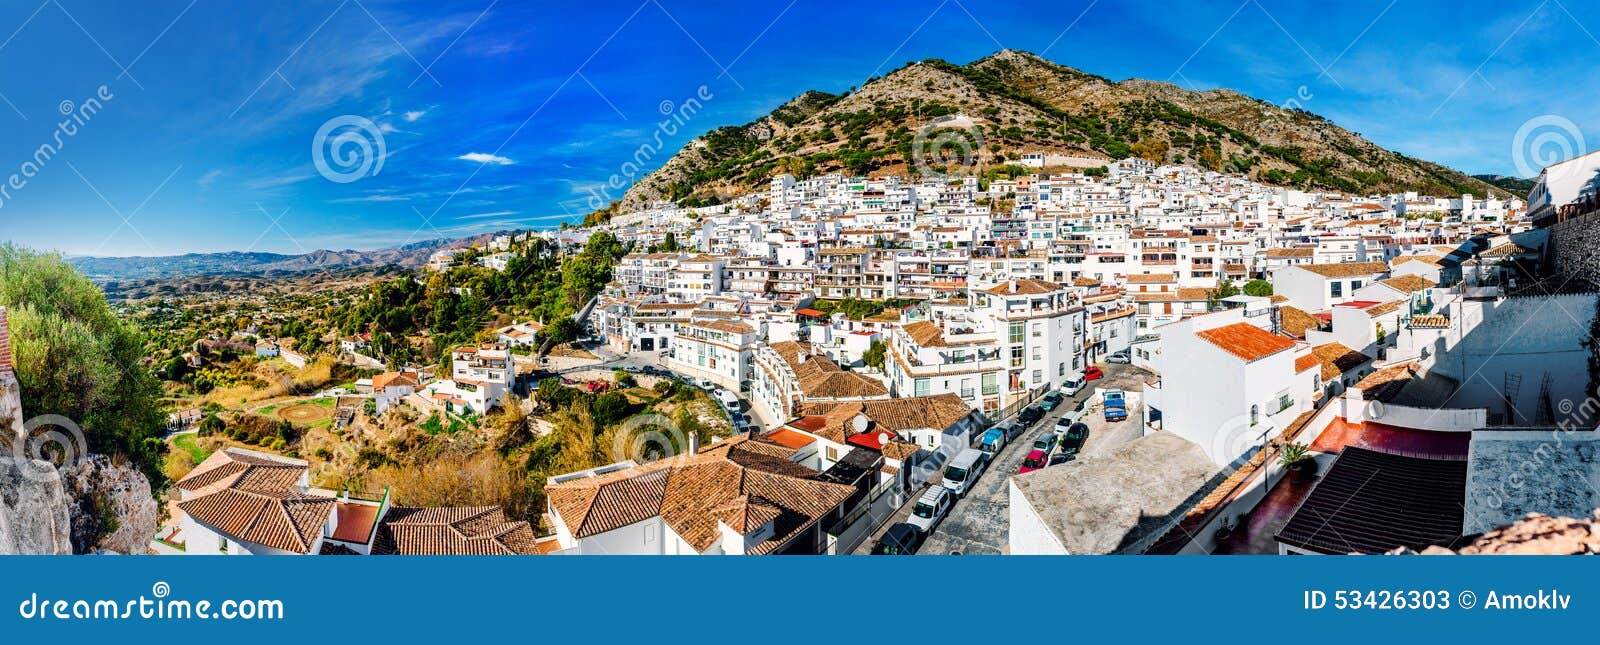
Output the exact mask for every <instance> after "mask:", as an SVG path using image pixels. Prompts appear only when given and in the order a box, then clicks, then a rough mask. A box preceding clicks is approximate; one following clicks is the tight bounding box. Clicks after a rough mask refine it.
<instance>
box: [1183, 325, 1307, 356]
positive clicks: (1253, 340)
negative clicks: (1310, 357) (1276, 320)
mask: <svg viewBox="0 0 1600 645" xmlns="http://www.w3.org/2000/svg"><path fill="white" fill-rule="evenodd" d="M1195 335H1196V336H1199V337H1200V338H1202V339H1205V341H1206V342H1209V343H1211V344H1212V345H1216V346H1217V348H1218V349H1221V350H1222V351H1225V352H1227V353H1229V354H1233V355H1234V356H1237V357H1239V358H1240V359H1243V360H1244V362H1246V363H1254V362H1256V361H1258V360H1261V359H1263V358H1266V357H1268V356H1271V355H1273V354H1276V353H1278V352H1281V351H1283V350H1286V349H1289V348H1291V347H1294V341H1292V340H1289V339H1288V338H1284V337H1283V336H1279V335H1277V334H1274V333H1272V332H1270V331H1267V330H1265V329H1262V328H1260V327H1257V326H1255V325H1252V324H1250V323H1244V322H1240V323H1233V324H1231V325H1223V326H1221V327H1216V328H1213V329H1207V330H1205V331H1201V332H1195Z"/></svg>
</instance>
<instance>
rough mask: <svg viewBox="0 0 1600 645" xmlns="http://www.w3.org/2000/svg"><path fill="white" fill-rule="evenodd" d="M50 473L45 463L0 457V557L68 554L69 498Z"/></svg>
mask: <svg viewBox="0 0 1600 645" xmlns="http://www.w3.org/2000/svg"><path fill="white" fill-rule="evenodd" d="M54 473H55V467H54V466H52V465H50V463H48V462H43V461H27V460H22V459H16V458H13V457H0V555H63V554H68V553H72V542H71V536H72V524H71V522H70V520H69V519H68V514H67V508H68V507H69V506H71V502H70V500H71V498H69V497H68V496H67V493H66V490H65V488H64V487H63V486H62V484H61V479H60V478H59V477H55V476H49V475H53V474H54ZM146 495H148V492H147V493H146Z"/></svg>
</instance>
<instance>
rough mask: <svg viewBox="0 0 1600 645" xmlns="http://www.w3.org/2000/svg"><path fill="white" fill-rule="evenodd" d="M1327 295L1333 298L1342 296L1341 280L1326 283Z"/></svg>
mask: <svg viewBox="0 0 1600 645" xmlns="http://www.w3.org/2000/svg"><path fill="white" fill-rule="evenodd" d="M1328 295H1329V296H1332V297H1334V298H1342V297H1344V283H1343V282H1329V283H1328Z"/></svg>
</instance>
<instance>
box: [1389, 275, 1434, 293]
mask: <svg viewBox="0 0 1600 645" xmlns="http://www.w3.org/2000/svg"><path fill="white" fill-rule="evenodd" d="M1378 282H1379V283H1380V284H1384V285H1388V286H1390V287H1393V288H1394V289H1395V290H1396V291H1399V292H1401V293H1416V292H1418V291H1421V290H1423V289H1427V288H1428V287H1431V286H1433V281H1432V280H1429V279H1427V278H1424V277H1422V276H1420V275H1400V276H1395V277H1393V278H1384V279H1382V280H1379V281H1378Z"/></svg>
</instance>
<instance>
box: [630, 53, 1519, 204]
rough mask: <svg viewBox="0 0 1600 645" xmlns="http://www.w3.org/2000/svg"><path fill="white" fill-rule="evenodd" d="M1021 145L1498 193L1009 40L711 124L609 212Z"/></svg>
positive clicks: (1282, 175)
mask: <svg viewBox="0 0 1600 645" xmlns="http://www.w3.org/2000/svg"><path fill="white" fill-rule="evenodd" d="M941 151H942V152H943V154H935V153H936V152H941ZM1023 152H1054V153H1061V154H1072V155H1084V156H1103V157H1109V158H1112V159H1122V158H1126V157H1130V156H1138V157H1144V158H1147V159H1150V160H1152V161H1157V162H1180V163H1189V164H1194V165H1199V166H1203V167H1207V168H1212V169H1217V170H1227V171H1230V172H1236V173H1242V174H1246V175H1248V176H1250V177H1251V178H1253V179H1255V180H1257V181H1261V182H1263V183H1269V184H1276V185H1285V186H1294V187H1298V188H1310V189H1327V190H1336V191H1342V192H1348V193H1358V194H1366V193H1375V192H1398V191H1408V190H1414V191H1418V192H1422V193H1425V194H1430V195H1436V196H1458V195H1460V194H1462V193H1473V194H1476V195H1485V194H1489V193H1490V192H1491V191H1494V193H1495V194H1499V195H1502V196H1503V195H1505V194H1506V191H1505V190H1503V189H1498V188H1496V187H1494V186H1491V185H1490V184H1488V183H1485V182H1484V181H1482V180H1479V179H1476V178H1473V177H1469V176H1467V175H1464V174H1462V173H1460V172H1457V171H1455V170H1451V169H1449V168H1445V167H1443V166H1440V165H1438V164H1435V163H1431V162H1427V161H1422V160H1419V159H1413V158H1411V157H1407V156H1405V155H1402V154H1399V153H1396V152H1393V151H1390V150H1385V149H1383V148H1381V147H1379V146H1377V145H1376V144H1373V143H1372V142H1370V141H1367V140H1366V139H1364V138H1362V137H1361V136H1360V135H1357V134H1355V133H1353V132H1350V131H1348V130H1345V129H1344V128H1341V127H1339V126H1337V125H1334V124H1333V123H1332V122H1330V121H1328V120H1326V119H1323V118H1322V117H1319V116H1316V115H1314V114H1311V113H1309V112H1305V111H1303V110H1298V109H1285V108H1282V107H1279V106H1276V105H1273V104H1271V103H1267V102H1265V101H1260V100H1257V99H1254V98H1250V97H1248V96H1245V95H1243V94H1240V93H1238V92H1234V91H1231V90H1212V91H1208V92H1194V91H1189V90H1185V89H1182V88H1180V87H1177V86H1175V85H1172V84H1169V83H1161V82H1156V81H1147V80H1141V79H1130V80H1127V81H1122V82H1120V83H1119V82H1112V81H1110V80H1108V79H1105V78H1102V77H1099V76H1095V75H1093V74H1087V73H1084V72H1081V71H1078V70H1075V69H1072V68H1070V67H1065V66H1062V65H1057V64H1055V63H1052V62H1050V61H1047V60H1044V59H1042V58H1039V57H1038V56H1034V55H1033V54H1028V53H1025V52H1018V51H1012V50H1005V51H1001V52H998V53H996V54H994V55H991V56H989V57H987V58H983V59H981V60H978V61H975V62H972V63H970V64H967V65H954V64H951V63H947V62H945V61H941V60H926V61H922V62H919V63H913V64H910V65H907V66H905V67H902V68H900V69H898V70H895V71H894V72H891V73H889V74H888V75H886V76H884V77H882V78H877V79H872V80H869V81H868V82H867V83H866V84H865V85H863V86H862V87H861V88H860V89H859V90H856V91H854V92H851V93H849V94H848V95H846V96H834V95H830V94H826V93H822V92H807V93H806V94H804V95H801V96H800V97H797V98H795V99H794V100H792V101H790V102H788V103H786V104H784V105H783V106H781V107H779V108H778V109H777V110H774V111H773V112H772V113H771V114H769V115H767V116H764V117H762V118H760V119H757V120H756V121H754V122H752V123H749V124H746V125H743V126H728V127H722V128H718V129H716V130H713V131H711V132H709V133H707V134H706V135H704V136H702V137H700V138H699V139H696V140H694V141H692V142H690V143H689V144H688V145H686V146H685V147H684V148H683V150H681V151H679V152H678V154H677V155H675V156H673V158H672V159H670V160H668V161H667V162H666V163H665V164H663V166H662V167H661V168H660V169H658V170H656V171H655V172H654V173H651V174H650V175H649V176H647V177H645V178H644V179H643V180H641V181H640V182H639V183H637V184H635V185H634V186H633V187H632V188H631V189H629V191H628V192H627V194H626V195H624V197H623V200H622V204H621V208H622V209H623V210H628V209H632V208H637V207H639V206H642V205H644V204H646V203H648V202H650V201H653V200H657V199H671V200H675V201H680V203H684V204H689V205H694V204H701V203H707V202H709V201H714V200H716V199H719V198H726V197H729V196H732V195H736V194H739V193H744V192H748V191H750V190H752V189H757V188H760V187H763V186H764V185H765V182H766V181H767V180H768V179H769V178H771V177H772V176H773V175H775V174H780V173H784V172H787V173H791V174H794V175H796V176H799V177H805V176H809V175H812V174H816V173H825V172H833V171H841V172H846V173H855V174H872V175H891V174H892V175H917V174H920V173H923V172H938V171H941V170H949V169H950V168H949V166H950V164H952V163H954V164H958V165H964V166H967V167H969V168H977V167H989V168H993V167H995V166H999V165H1003V164H1004V163H1005V160H1006V159H1016V158H1017V156H1018V155H1020V154H1021V153H1023ZM919 159H920V160H923V161H921V162H919V161H918V160H919ZM929 159H931V160H932V161H928V160H929Z"/></svg>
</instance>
